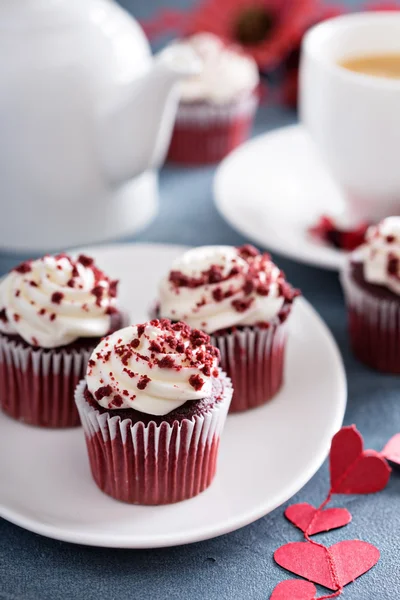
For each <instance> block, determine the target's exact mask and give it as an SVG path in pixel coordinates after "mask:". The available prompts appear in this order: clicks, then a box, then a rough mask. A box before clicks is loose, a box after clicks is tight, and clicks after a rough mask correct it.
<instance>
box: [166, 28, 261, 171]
mask: <svg viewBox="0 0 400 600" xmlns="http://www.w3.org/2000/svg"><path fill="white" fill-rule="evenodd" d="M175 43H176V44H181V45H189V46H190V47H191V48H193V49H194V51H195V52H196V53H197V54H198V55H199V57H200V58H201V60H202V63H203V68H202V71H201V73H200V74H199V75H195V76H193V77H191V78H188V79H186V80H185V81H183V82H181V84H180V85H181V98H180V104H179V107H178V112H177V117H176V122H175V128H174V131H173V134H172V139H171V144H170V147H169V151H168V159H169V160H171V161H173V162H177V163H181V164H187V165H193V164H206V163H214V162H218V161H220V160H222V159H223V158H224V157H225V156H226V155H227V154H228V153H229V152H230V151H231V150H233V149H234V148H236V147H237V146H238V145H239V144H241V143H242V142H243V141H245V140H246V139H247V138H248V136H249V133H250V130H251V127H252V124H253V119H254V115H255V112H256V108H257V105H258V89H257V88H258V84H259V74H258V69H257V64H256V62H255V61H254V59H253V58H251V57H250V56H247V55H245V54H243V53H242V52H241V51H240V50H238V49H236V48H235V47H233V46H226V45H224V44H223V42H222V41H221V40H220V39H219V38H218V37H217V36H215V35H213V34H211V33H199V34H196V35H194V36H192V37H189V38H187V39H184V40H182V41H177V42H175Z"/></svg>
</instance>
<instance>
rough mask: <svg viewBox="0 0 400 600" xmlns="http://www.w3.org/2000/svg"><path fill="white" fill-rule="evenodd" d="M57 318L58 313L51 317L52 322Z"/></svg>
mask: <svg viewBox="0 0 400 600" xmlns="http://www.w3.org/2000/svg"><path fill="white" fill-rule="evenodd" d="M56 317H57V315H56V313H52V314H51V315H50V321H54V320H55V319H56Z"/></svg>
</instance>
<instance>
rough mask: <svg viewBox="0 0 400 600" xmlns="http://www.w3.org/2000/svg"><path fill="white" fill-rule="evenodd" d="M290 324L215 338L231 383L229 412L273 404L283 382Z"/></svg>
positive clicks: (248, 330)
mask: <svg viewBox="0 0 400 600" xmlns="http://www.w3.org/2000/svg"><path fill="white" fill-rule="evenodd" d="M286 339H287V320H285V321H284V322H283V323H280V322H277V323H275V324H272V323H271V324H270V326H269V327H268V328H267V329H265V328H261V327H245V328H244V329H241V330H237V331H234V332H232V333H227V334H222V335H212V336H211V344H212V345H213V346H216V347H217V348H218V349H219V351H220V353H221V363H220V364H221V367H222V369H224V371H226V373H227V374H228V376H229V377H230V378H231V380H232V385H233V389H234V392H233V398H232V403H231V407H230V412H239V411H244V410H248V409H250V408H255V407H257V406H261V405H262V404H265V403H266V402H268V401H269V400H271V399H272V398H273V397H274V396H275V394H277V392H278V391H279V390H280V388H281V386H282V383H283V378H284V361H285V347H286Z"/></svg>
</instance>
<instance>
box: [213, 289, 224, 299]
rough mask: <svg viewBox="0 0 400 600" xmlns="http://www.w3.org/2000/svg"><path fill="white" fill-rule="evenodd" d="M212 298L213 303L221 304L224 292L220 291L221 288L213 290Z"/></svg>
mask: <svg viewBox="0 0 400 600" xmlns="http://www.w3.org/2000/svg"><path fill="white" fill-rule="evenodd" d="M212 297H213V298H214V300H215V302H222V300H223V299H224V292H223V291H222V288H220V287H217V288H215V290H214V291H213V293H212Z"/></svg>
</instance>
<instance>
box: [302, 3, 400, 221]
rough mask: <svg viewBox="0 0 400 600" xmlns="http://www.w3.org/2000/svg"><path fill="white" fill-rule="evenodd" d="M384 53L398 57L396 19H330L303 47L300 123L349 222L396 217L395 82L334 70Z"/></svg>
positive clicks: (399, 101)
mask: <svg viewBox="0 0 400 600" xmlns="http://www.w3.org/2000/svg"><path fill="white" fill-rule="evenodd" d="M385 53H396V54H397V53H398V54H400V12H399V13H395V12H387V13H384V12H381V13H378V12H371V13H360V14H352V15H346V16H343V17H337V18H335V19H330V20H329V21H325V22H324V23H321V24H320V25H317V26H316V27H313V28H312V29H311V30H310V31H309V32H308V33H307V34H306V36H305V38H304V41H303V46H302V59H301V69H300V114H301V119H302V121H303V123H304V124H305V126H306V127H307V129H308V131H309V132H310V134H311V137H312V138H313V140H314V141H315V143H316V145H317V147H318V149H319V151H320V153H321V155H322V157H323V159H324V160H325V162H326V164H327V166H328V168H329V169H330V171H331V173H332V175H333V177H334V178H335V180H336V181H337V183H338V184H339V185H340V187H341V189H342V190H343V193H344V196H345V199H346V203H347V207H348V212H349V218H350V219H351V220H359V219H366V220H368V221H371V222H372V221H377V220H379V219H381V218H383V217H385V216H388V215H400V79H389V78H384V77H373V76H370V75H364V74H360V73H357V72H353V71H349V70H347V69H345V68H344V67H341V66H340V65H339V62H341V61H342V60H345V59H347V58H352V57H357V56H362V55H372V54H385Z"/></svg>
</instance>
